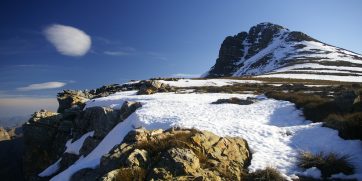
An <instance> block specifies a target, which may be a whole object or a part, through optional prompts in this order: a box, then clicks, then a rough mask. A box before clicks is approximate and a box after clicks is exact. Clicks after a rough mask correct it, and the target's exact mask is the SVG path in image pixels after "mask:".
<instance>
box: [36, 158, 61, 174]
mask: <svg viewBox="0 0 362 181" xmlns="http://www.w3.org/2000/svg"><path fill="white" fill-rule="evenodd" d="M60 161H62V159H61V158H60V159H59V160H58V161H56V162H55V163H53V164H52V165H50V166H49V167H48V168H46V169H45V170H44V171H42V172H41V173H39V175H38V176H39V177H48V176H50V175H53V174H54V173H56V172H57V171H58V170H59V168H60V165H59V164H60Z"/></svg>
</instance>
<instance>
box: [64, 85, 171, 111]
mask: <svg viewBox="0 0 362 181" xmlns="http://www.w3.org/2000/svg"><path fill="white" fill-rule="evenodd" d="M130 90H138V94H146V95H147V94H154V93H156V92H173V91H175V90H174V88H173V87H170V86H169V85H167V84H163V83H161V82H160V81H158V80H142V81H136V82H133V83H128V84H122V85H119V84H112V85H107V86H102V87H100V88H98V89H92V90H89V91H88V90H64V91H63V92H60V93H58V95H57V99H58V103H59V108H58V111H57V112H58V113H63V112H65V111H66V110H68V112H69V111H77V110H82V109H83V108H84V106H85V103H86V102H87V101H88V100H89V99H94V98H99V97H106V96H108V95H110V94H114V93H116V92H119V91H130Z"/></svg>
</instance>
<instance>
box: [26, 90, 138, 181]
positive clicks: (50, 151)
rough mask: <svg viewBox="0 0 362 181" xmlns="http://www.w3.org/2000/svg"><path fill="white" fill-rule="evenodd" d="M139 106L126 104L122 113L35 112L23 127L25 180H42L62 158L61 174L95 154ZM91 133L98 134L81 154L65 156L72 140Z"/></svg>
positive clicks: (99, 109)
mask: <svg viewBox="0 0 362 181" xmlns="http://www.w3.org/2000/svg"><path fill="white" fill-rule="evenodd" d="M77 95H79V94H77ZM73 100H74V99H73ZM139 107H141V104H140V103H137V102H128V101H126V102H124V104H123V106H122V107H121V109H120V110H115V109H111V108H106V107H91V108H87V109H85V110H84V111H83V110H81V109H78V108H76V109H74V107H70V108H68V109H64V110H63V111H64V112H63V113H54V112H49V111H46V110H41V111H39V112H36V113H34V114H33V115H32V117H31V119H30V120H29V121H28V122H27V123H26V124H24V125H23V130H24V143H25V153H24V160H23V163H24V175H25V178H26V179H27V180H32V179H35V180H36V179H39V177H38V176H37V175H38V174H39V173H40V172H41V171H42V170H44V169H45V168H47V167H48V166H49V165H51V164H52V163H54V162H55V161H56V160H58V159H59V158H62V161H61V163H60V167H61V168H60V170H59V171H61V170H63V169H65V168H67V167H68V166H69V165H71V164H73V163H74V162H75V161H76V160H78V159H79V157H80V156H81V155H87V154H88V153H89V152H90V151H92V150H93V149H94V148H95V147H96V146H97V145H98V143H99V142H100V141H101V140H102V139H103V138H104V137H105V136H106V135H107V134H108V132H109V131H111V129H112V128H113V127H114V126H116V125H117V124H118V123H119V122H121V121H123V120H125V119H126V118H127V117H128V116H129V115H130V114H132V113H133V112H134V111H135V110H136V109H137V108H139ZM90 131H94V134H93V136H92V137H88V138H86V140H85V142H84V144H83V146H82V148H81V149H80V151H79V152H80V153H79V155H77V154H73V153H64V151H65V149H66V146H65V145H66V142H67V141H68V140H70V139H72V140H77V139H79V138H80V137H81V136H82V135H84V134H85V133H87V132H90Z"/></svg>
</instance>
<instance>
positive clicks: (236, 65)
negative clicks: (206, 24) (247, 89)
mask: <svg viewBox="0 0 362 181" xmlns="http://www.w3.org/2000/svg"><path fill="white" fill-rule="evenodd" d="M245 75H262V76H267V77H288V78H310V79H314V78H315V79H330V80H347V81H348V80H349V81H353V80H356V79H362V55H359V54H356V53H353V52H351V51H348V50H345V49H342V48H338V47H335V46H331V45H328V44H326V43H323V42H321V41H318V40H316V39H314V38H312V37H310V36H308V35H306V34H304V33H302V32H298V31H290V30H289V29H287V28H285V27H282V26H280V25H276V24H272V23H260V24H258V25H256V26H253V27H251V28H250V30H249V32H241V33H239V34H237V35H235V36H228V37H226V38H225V40H224V42H223V43H222V45H221V48H220V51H219V57H218V58H217V59H216V63H215V65H214V66H213V67H211V69H210V70H209V71H208V72H206V73H205V74H204V77H230V76H245Z"/></svg>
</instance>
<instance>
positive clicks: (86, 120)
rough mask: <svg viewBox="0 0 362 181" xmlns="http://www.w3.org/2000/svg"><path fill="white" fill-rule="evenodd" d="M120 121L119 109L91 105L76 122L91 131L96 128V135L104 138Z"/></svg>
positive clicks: (78, 125)
mask: <svg viewBox="0 0 362 181" xmlns="http://www.w3.org/2000/svg"><path fill="white" fill-rule="evenodd" d="M118 122H119V111H117V110H114V109H112V108H107V107H90V108H87V109H86V110H84V114H83V116H82V118H81V119H78V120H76V122H75V124H76V125H77V127H79V128H84V129H85V130H86V131H83V132H89V131H93V130H94V137H100V138H103V137H104V136H106V135H107V134H108V132H109V131H110V130H111V129H112V128H113V127H114V126H115V125H116V124H117V123H118Z"/></svg>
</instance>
